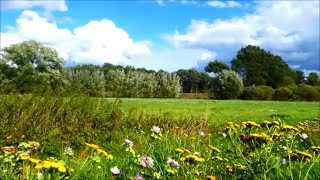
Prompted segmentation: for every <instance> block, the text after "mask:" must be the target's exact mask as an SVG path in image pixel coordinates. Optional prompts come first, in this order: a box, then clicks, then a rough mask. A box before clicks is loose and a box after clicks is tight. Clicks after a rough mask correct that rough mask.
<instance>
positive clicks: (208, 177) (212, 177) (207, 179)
mask: <svg viewBox="0 0 320 180" xmlns="http://www.w3.org/2000/svg"><path fill="white" fill-rule="evenodd" d="M206 180H217V177H215V176H210V175H207V176H206Z"/></svg>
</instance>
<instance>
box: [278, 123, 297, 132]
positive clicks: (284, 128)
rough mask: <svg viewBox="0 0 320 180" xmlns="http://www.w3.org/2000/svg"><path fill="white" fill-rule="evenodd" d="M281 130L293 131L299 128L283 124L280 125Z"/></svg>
mask: <svg viewBox="0 0 320 180" xmlns="http://www.w3.org/2000/svg"><path fill="white" fill-rule="evenodd" d="M281 130H283V131H285V130H293V131H296V132H298V131H299V129H297V128H296V127H293V126H290V125H285V124H284V125H283V126H282V127H281Z"/></svg>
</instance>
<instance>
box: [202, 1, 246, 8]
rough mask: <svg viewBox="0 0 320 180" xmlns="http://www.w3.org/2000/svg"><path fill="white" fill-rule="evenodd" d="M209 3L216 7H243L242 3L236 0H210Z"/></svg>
mask: <svg viewBox="0 0 320 180" xmlns="http://www.w3.org/2000/svg"><path fill="white" fill-rule="evenodd" d="M207 5H208V6H211V7H216V8H233V7H241V4H240V3H238V2H236V1H209V2H207Z"/></svg>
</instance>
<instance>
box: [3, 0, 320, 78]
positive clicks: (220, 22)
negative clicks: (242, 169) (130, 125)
mask: <svg viewBox="0 0 320 180" xmlns="http://www.w3.org/2000/svg"><path fill="white" fill-rule="evenodd" d="M319 6H320V4H319V1H266V0H263V1H222V0H221V1H204V0H202V1H195V0H144V1H134V0H118V1H116V0H114V1H112V0H100V1H94V0H91V1H89V0H88V1H85V0H46V1H35V0H29V1H22V0H1V16H0V21H1V28H0V29H1V34H0V35H1V36H0V45H1V48H3V47H7V46H10V45H12V44H15V43H19V42H22V41H25V40H35V41H38V42H40V43H43V44H44V45H46V46H49V47H52V48H55V49H56V50H57V51H58V52H59V55H60V56H61V57H63V58H64V60H65V64H66V65H77V64H96V65H102V64H103V63H112V64H117V65H130V66H135V67H144V68H147V69H154V70H159V69H163V70H166V71H170V72H173V71H176V70H178V69H189V68H196V69H197V70H200V71H203V69H204V67H205V66H206V65H207V64H208V62H210V61H213V60H215V59H218V60H221V61H224V62H226V63H227V64H228V65H230V62H231V60H232V59H233V58H234V57H235V56H236V54H237V52H238V51H239V50H240V49H241V48H242V47H245V46H247V45H257V46H260V47H261V48H263V49H265V50H267V51H270V52H271V53H273V54H276V55H279V56H281V57H282V59H283V60H284V61H286V62H287V63H288V64H289V65H290V67H292V68H293V69H297V70H303V71H305V72H307V73H308V72H311V71H317V72H319V68H320V65H319V58H320V55H319V51H320V46H319V44H320V39H319V38H320V37H319V30H320V29H319V28H320V27H319V21H320V20H319Z"/></svg>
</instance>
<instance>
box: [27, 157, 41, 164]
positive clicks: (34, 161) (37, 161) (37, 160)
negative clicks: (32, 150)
mask: <svg viewBox="0 0 320 180" xmlns="http://www.w3.org/2000/svg"><path fill="white" fill-rule="evenodd" d="M29 161H30V162H32V163H35V164H38V163H39V162H40V160H39V159H34V158H29Z"/></svg>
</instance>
